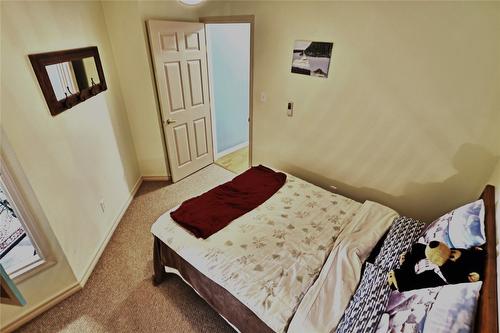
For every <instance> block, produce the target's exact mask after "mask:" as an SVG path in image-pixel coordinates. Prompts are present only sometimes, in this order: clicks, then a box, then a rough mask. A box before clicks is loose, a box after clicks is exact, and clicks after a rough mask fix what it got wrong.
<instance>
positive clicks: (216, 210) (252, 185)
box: [170, 165, 286, 238]
mask: <svg viewBox="0 0 500 333" xmlns="http://www.w3.org/2000/svg"><path fill="white" fill-rule="evenodd" d="M285 180H286V175H285V174H284V173H282V172H275V171H273V170H271V169H269V168H266V167H265V166H262V165H259V166H257V167H252V168H251V169H249V170H247V171H245V172H244V173H242V174H241V175H239V176H237V177H235V178H234V179H233V180H231V181H230V182H227V183H225V184H222V185H219V186H217V187H215V188H213V189H211V190H210V191H208V192H206V193H203V194H202V195H200V196H198V197H195V198H192V199H189V200H187V201H184V202H183V203H182V205H181V206H180V207H179V208H178V209H177V210H175V211H174V212H171V213H170V216H171V217H172V218H173V219H174V221H176V222H177V223H178V224H180V225H181V226H182V227H184V228H185V229H187V230H189V231H191V232H192V233H193V234H194V235H195V236H196V237H201V238H208V237H210V236H211V235H212V234H214V233H216V232H217V231H219V230H221V229H222V228H224V227H225V226H227V225H228V224H229V223H231V221H233V220H235V219H237V218H238V217H240V216H242V215H244V214H246V213H248V212H249V211H251V210H253V209H254V208H256V207H257V206H259V205H260V204H262V203H263V202H265V201H266V200H267V199H269V198H270V197H271V196H272V195H273V194H274V193H276V192H277V191H278V190H279V189H280V188H281V187H282V186H283V184H285Z"/></svg>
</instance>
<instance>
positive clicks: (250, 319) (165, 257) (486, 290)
mask: <svg viewBox="0 0 500 333" xmlns="http://www.w3.org/2000/svg"><path fill="white" fill-rule="evenodd" d="M480 199H483V201H484V205H485V232H486V244H485V245H484V249H485V250H486V265H485V272H484V280H483V286H482V288H481V292H480V297H479V304H478V309H477V313H476V320H475V328H474V332H475V333H479V332H481V333H498V298H497V295H498V294H497V262H496V223H495V188H494V187H493V186H491V185H487V186H486V188H485V189H484V191H483V193H482V194H481V197H480ZM383 238H385V237H383ZM374 251H375V250H374ZM153 265H154V275H153V284H154V285H158V284H160V283H161V282H162V281H163V280H165V278H166V277H167V275H168V273H166V272H165V266H168V267H172V268H175V269H176V270H177V271H178V272H179V273H180V274H181V276H182V277H183V279H184V280H185V281H186V282H188V283H189V284H190V285H191V287H192V288H193V289H195V291H196V292H197V293H198V294H199V295H200V296H202V298H203V299H205V301H207V303H208V304H209V305H210V306H211V307H212V308H213V309H214V310H215V311H217V312H218V313H219V314H220V315H222V316H223V317H224V319H226V321H228V322H230V323H231V324H232V325H234V326H235V327H236V328H237V329H238V330H240V332H242V333H244V332H272V330H271V329H270V328H269V327H268V326H267V325H266V324H265V323H264V322H262V321H261V320H260V318H258V317H257V316H256V315H255V314H254V313H253V312H252V311H251V310H250V309H248V308H247V307H246V306H245V305H243V304H242V303H241V302H240V301H239V300H238V299H236V298H235V297H234V296H233V295H232V294H230V293H229V292H228V291H226V290H225V289H224V288H222V287H220V286H219V285H217V284H216V283H215V282H213V281H212V280H210V279H209V278H208V277H206V276H204V275H203V274H202V273H200V272H199V271H197V270H196V269H195V268H194V267H193V266H191V265H190V264H189V263H188V262H187V261H185V260H184V259H182V258H181V257H180V256H179V255H177V253H175V252H174V251H173V250H171V249H170V248H169V247H168V246H167V245H165V244H164V243H163V242H162V241H161V240H160V239H158V238H157V237H156V236H155V237H154V249H153Z"/></svg>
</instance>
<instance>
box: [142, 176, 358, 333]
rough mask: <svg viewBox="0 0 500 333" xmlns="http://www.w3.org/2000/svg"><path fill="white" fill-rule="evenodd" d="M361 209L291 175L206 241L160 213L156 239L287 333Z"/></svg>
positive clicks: (259, 315) (275, 326) (341, 197)
mask: <svg viewBox="0 0 500 333" xmlns="http://www.w3.org/2000/svg"><path fill="white" fill-rule="evenodd" d="M360 207H361V204H360V203H358V202H356V201H353V200H351V199H348V198H345V197H343V196H340V195H336V194H334V193H331V192H328V191H326V190H323V189H321V188H319V187H317V186H314V185H312V184H309V183H307V182H305V181H303V180H301V179H299V178H295V177H293V176H291V175H287V181H286V183H285V185H284V186H283V187H282V188H281V189H280V190H279V191H278V192H277V193H275V194H274V195H273V196H272V197H271V198H270V199H269V200H267V201H266V202H265V203H264V204H262V205H261V206H259V207H258V208H256V209H254V210H253V211H251V212H249V213H247V214H245V215H244V216H242V217H240V218H238V219H236V220H234V221H233V222H232V223H231V224H229V225H228V226H227V227H225V228H224V229H222V230H221V231H219V232H217V233H215V234H214V235H212V236H210V237H209V238H208V239H206V240H203V239H198V238H195V237H194V236H193V235H192V234H190V233H189V232H188V231H186V230H185V229H183V228H182V227H180V226H179V225H178V224H177V223H175V222H174V221H173V220H172V219H171V218H170V211H169V212H167V213H165V214H163V215H162V216H161V217H160V218H159V219H158V220H157V221H156V222H155V223H154V224H153V226H152V228H151V231H152V233H153V234H154V235H155V236H157V237H158V238H160V239H161V240H162V241H163V242H164V243H166V244H167V245H168V246H169V247H170V248H171V249H173V250H174V251H175V252H176V253H178V254H179V255H180V256H181V257H182V258H184V259H185V260H187V261H188V262H189V263H191V264H192V265H193V266H194V267H195V268H196V269H197V270H199V271H200V272H201V273H203V274H205V275H206V276H207V277H209V278H210V279H211V280H213V281H214V282H216V283H218V284H219V285H220V286H222V287H223V288H225V289H226V290H227V291H229V292H230V293H231V294H233V295H234V296H235V297H236V298H237V299H238V300H239V301H240V302H242V303H243V304H245V305H246V306H247V307H248V308H249V309H251V310H252V311H253V312H254V313H255V314H256V315H257V316H258V317H259V318H260V319H261V320H262V321H264V322H265V323H266V324H267V325H268V326H269V327H270V328H272V329H273V330H274V331H276V332H284V331H285V330H286V328H287V326H288V323H289V321H290V319H291V317H292V316H293V314H294V312H295V310H296V309H297V307H298V305H299V303H300V301H301V299H302V297H303V296H304V294H305V293H306V292H307V290H308V289H309V287H310V286H311V285H312V284H313V282H314V280H315V279H316V277H317V276H318V274H319V273H320V271H321V268H322V266H323V263H324V262H325V260H326V258H327V257H328V255H329V254H330V252H331V250H332V247H333V245H334V243H335V240H336V238H337V236H338V235H339V233H340V232H341V230H342V229H343V228H344V227H345V226H346V225H348V224H349V222H350V221H351V220H352V219H353V217H354V216H355V214H356V212H357V211H358V209H359V208H360Z"/></svg>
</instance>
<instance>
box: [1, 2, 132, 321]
mask: <svg viewBox="0 0 500 333" xmlns="http://www.w3.org/2000/svg"><path fill="white" fill-rule="evenodd" d="M1 10H2V13H1V15H2V16H1V47H2V49H1V65H2V71H1V85H2V87H1V90H2V99H1V118H2V123H1V126H2V128H3V130H4V133H5V136H6V137H7V138H8V140H9V142H10V144H11V146H12V150H13V151H14V152H15V154H16V156H17V160H18V161H19V165H20V167H22V169H23V172H24V174H25V176H26V178H27V179H28V181H29V184H30V186H31V188H32V189H33V193H34V196H35V197H36V199H37V200H38V202H39V204H40V207H41V208H42V209H43V213H44V215H45V216H46V218H47V221H48V223H49V225H50V229H51V230H52V232H53V234H54V235H55V237H56V238H57V241H58V243H59V245H60V247H61V249H62V251H63V252H64V254H65V256H66V258H67V261H68V263H69V265H70V267H71V270H72V271H73V273H72V274H74V278H76V280H77V281H78V282H84V281H85V278H86V277H87V273H89V272H90V270H91V269H92V267H93V266H92V265H93V264H95V260H94V259H96V258H97V255H98V253H99V251H100V249H102V246H103V245H104V243H105V241H106V239H107V237H108V236H109V235H110V233H111V231H112V230H113V227H114V226H115V225H116V222H117V218H118V217H119V214H120V213H121V212H122V210H123V209H124V208H126V205H127V204H128V201H129V200H130V198H131V193H132V192H133V190H134V186H135V185H136V184H138V181H139V180H140V171H139V167H138V163H137V159H136V153H135V150H134V145H133V142H132V137H131V133H130V129H129V124H128V119H127V114H126V112H125V106H124V102H123V99H122V94H121V89H120V82H119V80H118V76H117V73H116V69H115V66H114V59H113V55H112V50H111V47H110V43H109V40H108V34H107V31H106V25H105V22H104V17H103V13H102V8H101V4H100V3H99V2H92V1H87V2H20V1H19V2H5V1H4V2H2V3H1ZM92 45H96V46H97V47H98V48H99V53H100V56H101V60H102V64H103V68H104V73H105V76H106V81H107V84H108V90H107V91H105V92H103V93H101V94H99V95H97V96H95V97H93V98H91V99H89V100H87V101H85V102H84V103H81V104H79V105H77V106H75V107H74V108H73V109H71V110H69V111H66V112H64V113H62V114H60V115H58V116H56V117H52V116H51V115H50V113H49V111H48V108H47V105H46V103H45V100H44V98H43V95H42V92H41V89H40V87H39V85H38V82H37V80H36V77H35V75H34V73H33V70H32V67H31V64H30V62H29V60H28V57H27V55H28V54H31V53H38V52H47V51H54V50H62V49H70V48H77V47H85V46H92ZM101 199H104V201H105V206H106V208H105V212H104V213H102V212H101V211H100V210H99V202H100V200H101ZM61 260H62V259H61ZM59 273H60V274H63V273H64V274H65V276H66V275H67V273H66V272H64V270H63V269H61V271H59ZM61 279H63V277H61ZM64 281H65V282H64V283H63V282H61V281H60V279H59V278H55V277H54V280H53V282H52V284H53V285H52V286H51V287H50V288H52V287H54V286H57V287H58V288H60V291H63V290H64V288H65V287H66V285H67V282H68V281H67V280H64ZM32 282H35V280H33V281H31V279H30V281H29V282H28V281H27V282H26V284H31V283H32ZM21 286H22V287H23V286H24V284H23V285H21ZM38 288H40V293H42V292H44V291H43V290H42V289H45V288H47V292H48V289H49V287H47V286H46V284H40V285H38ZM29 290H32V289H29ZM21 291H24V288H22V289H21ZM25 296H26V297H27V298H28V302H30V303H36V302H39V301H40V299H41V297H38V296H37V295H33V294H32V293H31V292H28V293H27V295H25ZM4 313H8V315H4ZM10 315H12V317H10ZM18 315H20V311H11V312H4V308H3V306H2V326H3V325H4V324H5V323H6V322H8V321H10V320H12V319H15V318H14V317H15V316H18Z"/></svg>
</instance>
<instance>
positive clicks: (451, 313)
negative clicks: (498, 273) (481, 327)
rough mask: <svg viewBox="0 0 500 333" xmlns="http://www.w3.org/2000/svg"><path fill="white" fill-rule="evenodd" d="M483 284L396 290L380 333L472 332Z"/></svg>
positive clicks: (382, 319)
mask: <svg viewBox="0 0 500 333" xmlns="http://www.w3.org/2000/svg"><path fill="white" fill-rule="evenodd" d="M481 285H482V282H473V283H461V284H455V285H446V286H442V287H437V288H428V289H418V290H411V291H406V292H402V293H400V292H398V291H393V292H392V293H391V295H390V297H389V302H388V304H387V308H386V310H385V312H384V314H383V315H382V316H381V319H380V322H379V325H378V328H377V331H376V332H377V333H385V332H423V333H426V332H427V333H445V332H446V333H449V332H461V333H465V332H472V331H473V329H474V318H475V314H476V307H477V300H478V298H479V291H480V289H481Z"/></svg>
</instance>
